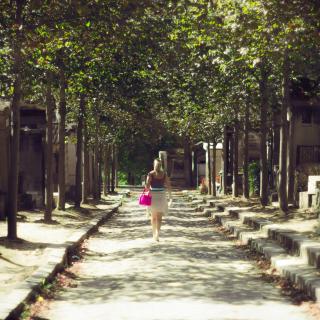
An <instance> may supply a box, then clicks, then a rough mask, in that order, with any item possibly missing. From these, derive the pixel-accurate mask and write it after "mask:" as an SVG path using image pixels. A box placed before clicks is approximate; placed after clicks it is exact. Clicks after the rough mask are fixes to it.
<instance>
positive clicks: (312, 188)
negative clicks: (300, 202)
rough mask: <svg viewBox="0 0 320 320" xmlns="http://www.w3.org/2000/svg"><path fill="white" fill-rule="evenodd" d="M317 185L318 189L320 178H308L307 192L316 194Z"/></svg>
mask: <svg viewBox="0 0 320 320" xmlns="http://www.w3.org/2000/svg"><path fill="white" fill-rule="evenodd" d="M317 185H319V187H320V176H308V192H309V193H316V188H317Z"/></svg>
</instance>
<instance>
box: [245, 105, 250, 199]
mask: <svg viewBox="0 0 320 320" xmlns="http://www.w3.org/2000/svg"><path fill="white" fill-rule="evenodd" d="M249 125H250V122H249V103H248V102H247V103H246V110H245V119H244V150H243V196H244V197H245V198H246V199H249Z"/></svg>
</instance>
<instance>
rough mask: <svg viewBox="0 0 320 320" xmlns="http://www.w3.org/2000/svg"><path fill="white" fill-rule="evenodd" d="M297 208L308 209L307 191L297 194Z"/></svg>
mask: <svg viewBox="0 0 320 320" xmlns="http://www.w3.org/2000/svg"><path fill="white" fill-rule="evenodd" d="M299 208H300V209H308V208H309V194H308V191H303V192H299Z"/></svg>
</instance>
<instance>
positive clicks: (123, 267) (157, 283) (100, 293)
mask: <svg viewBox="0 0 320 320" xmlns="http://www.w3.org/2000/svg"><path fill="white" fill-rule="evenodd" d="M136 203H137V202H136V201H131V202H129V203H127V204H126V205H124V207H122V209H121V211H120V213H119V214H118V215H117V216H115V217H113V218H112V219H111V220H109V221H108V222H107V223H106V224H105V225H104V226H103V227H101V228H100V229H99V232H98V233H97V234H96V235H95V236H94V237H93V238H91V240H90V241H89V243H88V251H87V255H86V256H85V259H84V261H83V263H82V264H81V265H80V269H79V278H78V280H77V284H78V285H77V287H76V288H68V289H67V290H66V291H63V292H61V293H60V295H59V296H58V297H57V299H56V300H55V301H53V302H52V303H50V304H49V309H48V310H45V311H42V312H41V314H39V317H41V318H44V319H57V320H58V319H64V320H68V319H77V320H79V319H111V320H120V319H130V320H135V319H136V320H146V319H148V320H189V319H192V320H209V319H212V320H240V319H243V320H251V319H259V320H260V319H290V320H307V319H311V318H310V317H309V316H308V314H307V313H306V312H305V311H304V310H303V309H302V308H301V307H297V306H294V305H292V304H291V303H290V301H288V300H287V299H286V298H284V297H283V296H281V294H280V292H279V290H278V289H276V288H275V287H274V286H273V285H272V284H269V283H266V282H264V281H262V280H261V279H260V275H259V271H258V270H257V269H256V267H254V266H253V264H252V263H251V262H250V261H248V260H247V259H246V258H245V255H244V253H243V252H242V251H241V250H239V249H236V248H235V247H234V245H233V243H232V242H230V241H227V240H225V239H224V238H223V236H221V235H220V234H218V233H216V232H214V230H213V228H212V226H210V224H208V221H207V219H206V218H200V217H199V216H197V214H196V213H194V212H191V211H188V208H174V209H171V213H170V216H169V217H168V218H166V220H165V223H164V225H163V228H162V235H161V237H160V242H159V243H156V242H154V241H153V240H151V228H150V226H149V222H148V221H147V220H146V217H145V214H144V210H143V209H141V208H139V207H138V206H137V204H136ZM182 205H183V204H182Z"/></svg>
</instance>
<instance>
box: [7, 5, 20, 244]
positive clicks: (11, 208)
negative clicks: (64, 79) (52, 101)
mask: <svg viewBox="0 0 320 320" xmlns="http://www.w3.org/2000/svg"><path fill="white" fill-rule="evenodd" d="M23 8H24V3H23V1H18V0H17V1H16V14H15V25H16V34H15V39H14V43H13V45H12V47H13V74H14V83H13V98H12V103H11V133H10V134H11V136H10V157H11V161H10V166H9V186H8V191H9V192H8V213H7V218H8V225H7V226H8V234H7V237H8V239H10V240H16V239H17V211H18V184H19V159H20V101H21V99H22V90H21V68H22V56H21V47H22V11H23Z"/></svg>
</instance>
